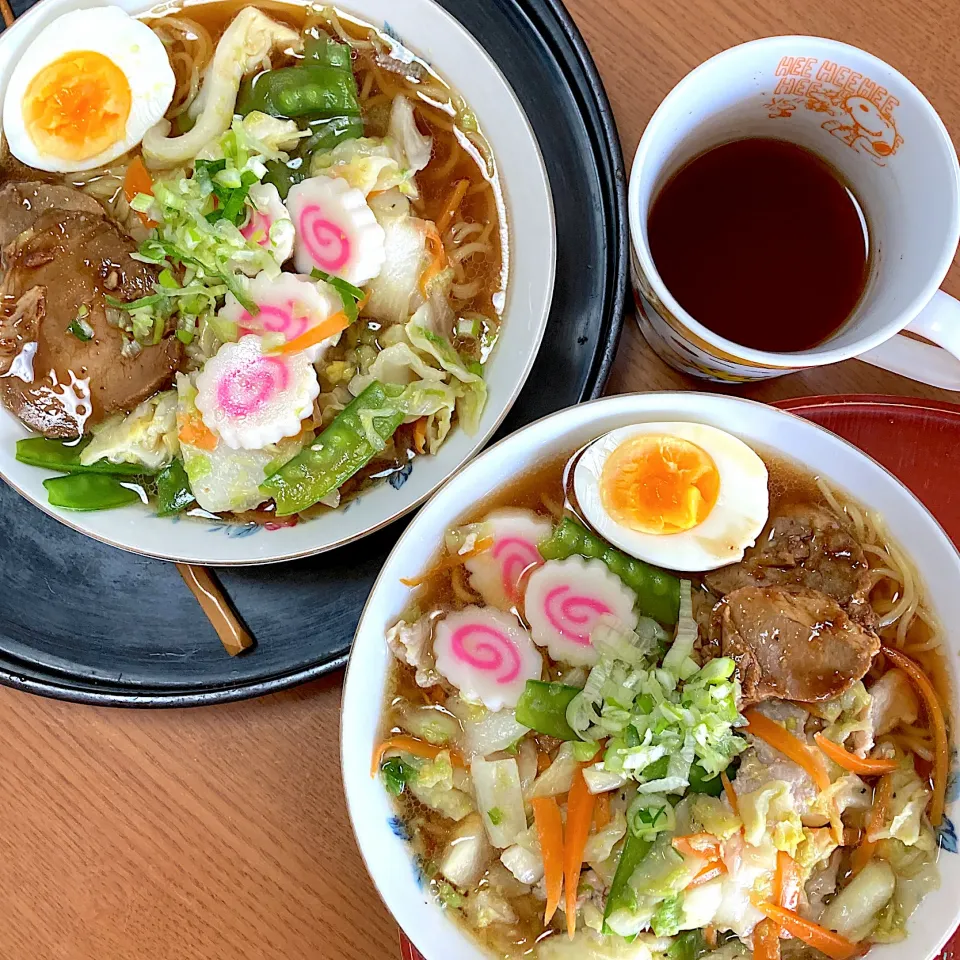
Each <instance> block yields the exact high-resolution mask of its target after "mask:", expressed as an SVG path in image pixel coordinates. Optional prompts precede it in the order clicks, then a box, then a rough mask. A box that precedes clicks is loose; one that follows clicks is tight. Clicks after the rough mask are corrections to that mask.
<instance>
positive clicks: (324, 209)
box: [287, 177, 386, 286]
mask: <svg viewBox="0 0 960 960" xmlns="http://www.w3.org/2000/svg"><path fill="white" fill-rule="evenodd" d="M287 210H289V211H290V216H291V218H292V219H293V226H294V229H295V230H296V241H295V243H294V247H293V254H294V261H293V262H294V265H295V266H296V268H297V271H298V272H299V273H305V274H309V273H311V271H313V270H314V269H318V270H322V271H323V272H324V273H329V274H331V275H332V276H336V277H341V278H342V279H344V280H346V281H347V282H348V283H352V284H354V285H355V286H361V285H362V284H365V283H367V282H368V281H370V280H372V279H373V278H374V277H376V276H377V275H378V274H379V273H380V271H381V269H383V264H384V261H385V260H386V250H385V244H384V233H383V227H381V226H380V224H379V223H377V218H376V217H375V216H374V215H373V211H372V210H371V209H370V207H369V206H368V205H367V201H366V198H365V197H364V195H363V194H362V193H361V192H360V191H359V190H357V189H355V188H354V187H351V186H350V185H349V184H348V183H347V181H346V180H341V179H340V178H339V177H310V178H308V179H306V180H302V181H301V182H300V183H297V184H294V186H292V187H291V188H290V193H289V194H288V195H287Z"/></svg>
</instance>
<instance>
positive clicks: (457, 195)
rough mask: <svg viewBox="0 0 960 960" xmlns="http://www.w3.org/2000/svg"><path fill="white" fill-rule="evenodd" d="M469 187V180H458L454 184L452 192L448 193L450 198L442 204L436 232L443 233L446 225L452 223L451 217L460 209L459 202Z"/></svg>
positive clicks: (461, 201)
mask: <svg viewBox="0 0 960 960" xmlns="http://www.w3.org/2000/svg"><path fill="white" fill-rule="evenodd" d="M469 189H470V181H469V180H458V181H457V182H456V185H455V186H454V188H453V192H452V193H451V194H450V199H449V200H447V202H446V203H445V204H444V205H443V213H442V214H441V216H440V219H439V220H438V221H437V232H438V233H443V232H444V231H445V230H446V229H447V227H449V226H450V224H451V223H453V218H454V217H455V216H456V215H457V211H458V210H459V209H460V204H461V203H463V198H464V197H465V196H466V195H467V191H468V190H469Z"/></svg>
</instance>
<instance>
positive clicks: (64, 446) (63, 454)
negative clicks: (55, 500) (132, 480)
mask: <svg viewBox="0 0 960 960" xmlns="http://www.w3.org/2000/svg"><path fill="white" fill-rule="evenodd" d="M89 442H90V441H89V440H82V441H80V443H63V442H62V441H60V440H50V439H48V438H47V437H27V438H26V439H25V440H18V441H17V459H18V460H19V461H20V462H21V463H26V464H29V465H30V466H31V467H44V468H45V469H47V470H57V471H60V472H62V473H104V474H109V475H111V476H117V477H140V476H144V475H145V474H149V473H152V472H153V471H151V470H148V469H147V468H146V467H143V466H141V465H139V464H136V463H110V461H109V460H98V461H97V462H96V463H91V464H86V465H85V464H82V463H81V462H80V454H81V453H82V452H83V449H84V447H86V446H87V444H88V443H89Z"/></svg>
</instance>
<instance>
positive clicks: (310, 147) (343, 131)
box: [263, 117, 363, 200]
mask: <svg viewBox="0 0 960 960" xmlns="http://www.w3.org/2000/svg"><path fill="white" fill-rule="evenodd" d="M306 128H307V129H308V130H310V131H311V133H310V136H309V137H304V138H303V139H302V140H301V141H300V143H299V144H298V145H297V148H296V150H295V151H294V153H293V156H292V157H291V158H290V159H289V160H287V161H286V162H284V161H283V160H268V161H267V164H266V166H267V172H266V174H265V175H264V178H263V182H264V183H272V184H273V185H274V186H275V187H276V188H277V192H278V193H279V194H280V199H281V200H286V199H287V194H288V193H289V192H290V188H291V187H292V186H294V185H295V184H298V183H300V182H301V181H302V180H305V179H306V178H307V177H309V176H310V158H311V157H312V156H313V154H314V153H318V152H323V151H325V150H332V149H333V148H334V147H335V146H336V145H337V144H338V143H343V141H344V140H356V139H357V138H358V137H362V136H363V120H362V119H361V118H360V117H330V118H328V119H323V120H312V121H310V122H309V123H308V124H307V126H306Z"/></svg>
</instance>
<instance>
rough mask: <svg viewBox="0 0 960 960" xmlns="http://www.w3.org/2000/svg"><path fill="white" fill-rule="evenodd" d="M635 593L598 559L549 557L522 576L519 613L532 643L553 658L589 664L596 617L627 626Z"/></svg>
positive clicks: (630, 625) (632, 618)
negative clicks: (523, 589)
mask: <svg viewBox="0 0 960 960" xmlns="http://www.w3.org/2000/svg"><path fill="white" fill-rule="evenodd" d="M636 601H637V597H636V594H635V593H634V592H633V591H632V590H631V589H630V588H629V587H628V586H626V584H624V582H623V581H622V580H621V579H620V578H619V577H618V576H617V575H616V574H615V573H611V571H610V570H609V569H608V568H607V565H606V564H605V563H604V562H603V561H602V560H584V559H583V557H570V558H568V559H567V560H550V561H549V562H548V563H545V564H543V565H542V566H540V567H538V568H537V569H536V570H534V571H533V573H532V574H531V575H530V579H529V580H528V581H527V589H526V593H525V594H524V598H523V603H524V615H525V616H526V619H527V623H529V624H530V634H531V636H532V637H533V640H534V642H535V643H537V644H538V645H539V646H541V647H546V648H547V652H548V653H549V654H550V656H551V657H552V658H553V659H554V660H559V661H561V662H562V663H570V664H573V665H574V666H593V664H595V663H596V662H597V660H598V659H599V654H598V653H597V651H596V649H595V648H594V646H593V643H592V642H591V640H590V634H591V632H592V631H593V630H594V628H595V627H596V626H597V624H598V623H599V621H600V618H601V617H604V616H606V617H613V618H615V619H616V620H618V621H619V622H620V623H622V624H623V625H624V626H625V627H627V628H629V629H630V630H633V629H634V628H635V627H636V625H637V619H638V618H637V614H636V613H635V612H634V604H635V603H636Z"/></svg>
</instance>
